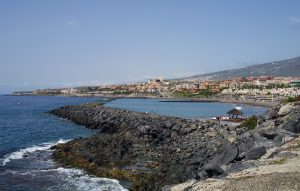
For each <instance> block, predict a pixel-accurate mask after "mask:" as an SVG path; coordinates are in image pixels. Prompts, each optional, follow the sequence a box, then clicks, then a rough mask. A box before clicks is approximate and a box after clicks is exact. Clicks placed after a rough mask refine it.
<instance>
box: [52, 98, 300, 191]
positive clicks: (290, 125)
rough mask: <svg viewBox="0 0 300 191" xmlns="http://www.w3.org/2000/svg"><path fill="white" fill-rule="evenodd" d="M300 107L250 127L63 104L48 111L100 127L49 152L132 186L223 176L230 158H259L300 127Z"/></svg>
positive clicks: (142, 187) (284, 109)
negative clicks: (86, 135)
mask: <svg viewBox="0 0 300 191" xmlns="http://www.w3.org/2000/svg"><path fill="white" fill-rule="evenodd" d="M299 108H300V106H299V105H297V103H293V104H290V106H286V105H284V106H282V107H280V106H278V107H276V108H273V109H271V110H269V111H268V112H267V113H266V114H265V115H264V116H261V117H260V118H259V119H258V125H259V126H258V127H256V128H254V129H251V128H249V127H246V126H245V127H243V126H239V127H229V126H226V125H220V124H218V123H217V122H216V121H212V120H206V121H199V120H191V119H182V118H177V117H171V116H162V115H157V114H153V113H142V112H134V111H127V110H122V109H113V108H108V107H105V106H101V105H93V104H92V105H91V104H85V105H76V106H64V107H61V108H58V109H55V110H52V111H50V112H49V113H51V114H53V115H56V116H58V117H62V118H65V119H68V120H70V121H73V122H74V123H76V124H80V125H84V126H86V127H87V128H93V129H99V133H96V134H95V135H93V136H91V137H88V138H80V139H75V140H72V141H70V142H68V143H65V144H59V145H57V146H55V147H54V148H53V149H54V154H53V157H54V159H55V160H56V161H57V162H59V163H61V164H64V165H67V166H72V167H78V168H83V169H85V170H87V171H88V172H89V173H91V174H94V175H96V176H101V177H108V178H115V179H119V180H127V181H128V182H129V189H130V190H161V189H162V188H163V187H164V186H166V185H171V184H176V183H181V182H184V181H186V180H189V179H196V180H204V179H206V178H208V177H215V176H224V175H226V173H227V171H228V166H229V164H232V163H239V162H241V161H245V160H255V159H258V158H259V157H260V156H262V155H263V154H265V153H266V149H267V148H270V147H274V146H276V145H280V144H282V143H283V141H284V140H285V139H287V137H292V136H294V135H295V134H296V133H298V132H299V131H300V125H299V121H300V113H299ZM274 129H275V130H274ZM165 188H166V187H165Z"/></svg>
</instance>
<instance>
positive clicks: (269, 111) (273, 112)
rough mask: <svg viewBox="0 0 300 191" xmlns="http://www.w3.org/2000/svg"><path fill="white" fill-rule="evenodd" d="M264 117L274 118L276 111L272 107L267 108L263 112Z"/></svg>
mask: <svg viewBox="0 0 300 191" xmlns="http://www.w3.org/2000/svg"><path fill="white" fill-rule="evenodd" d="M264 117H265V119H267V120H268V119H276V118H277V117H278V112H277V111H276V110H274V109H271V110H268V111H267V112H266V113H265V114H264Z"/></svg>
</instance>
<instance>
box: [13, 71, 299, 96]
mask: <svg viewBox="0 0 300 191" xmlns="http://www.w3.org/2000/svg"><path fill="white" fill-rule="evenodd" d="M14 95H66V96H122V97H125V96H126V97H142V96H144V97H151V96H153V97H165V98H178V97H181V98H207V97H211V96H214V95H215V96H217V95H223V96H226V95H230V96H241V95H243V96H248V97H251V96H252V97H253V96H255V97H260V98H263V99H273V98H274V97H276V99H280V98H286V97H296V96H299V95H300V78H299V77H272V76H260V77H240V78H232V79H227V80H203V81H200V80H193V79H190V80H163V79H151V80H148V82H138V83H131V84H119V85H99V86H85V87H75V88H60V89H43V90H35V91H28V92H14Z"/></svg>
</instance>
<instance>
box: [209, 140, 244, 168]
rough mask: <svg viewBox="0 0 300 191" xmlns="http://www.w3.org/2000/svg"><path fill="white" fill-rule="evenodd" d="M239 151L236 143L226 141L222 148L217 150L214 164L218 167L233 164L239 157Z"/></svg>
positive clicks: (213, 160)
mask: <svg viewBox="0 0 300 191" xmlns="http://www.w3.org/2000/svg"><path fill="white" fill-rule="evenodd" d="M238 154H239V151H238V148H237V146H236V145H235V144H234V143H231V142H230V141H228V140H225V141H224V142H223V144H222V146H221V147H220V148H219V149H218V150H217V153H216V154H215V156H214V158H213V159H212V163H213V164H215V165H217V166H222V165H227V164H228V163H230V162H232V161H233V160H234V159H236V157H237V156H238Z"/></svg>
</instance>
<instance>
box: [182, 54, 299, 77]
mask: <svg viewBox="0 0 300 191" xmlns="http://www.w3.org/2000/svg"><path fill="white" fill-rule="evenodd" d="M248 76H253V77H257V76H274V77H300V56H299V57H295V58H291V59H286V60H280V61H274V62H267V63H263V64H255V65H250V66H246V67H243V68H238V69H231V70H222V71H218V72H210V73H205V74H199V75H193V76H190V77H185V78H181V79H183V80H226V79H230V78H236V77H248Z"/></svg>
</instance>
